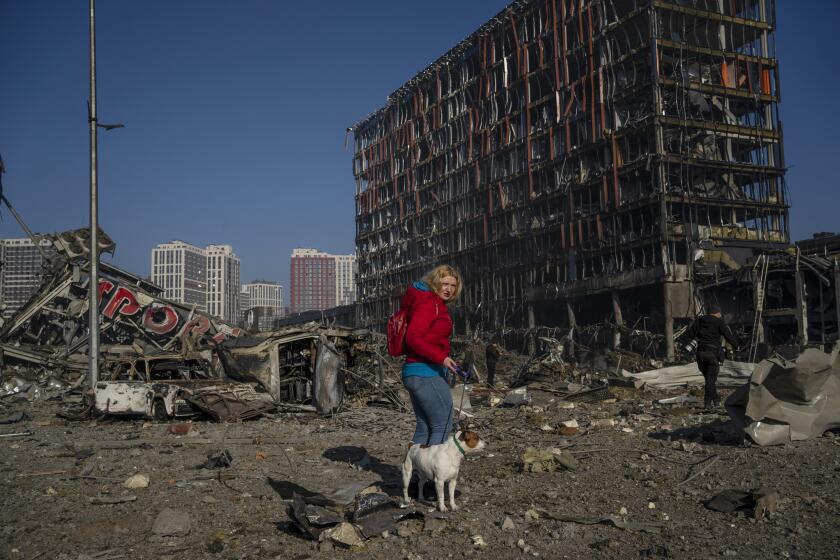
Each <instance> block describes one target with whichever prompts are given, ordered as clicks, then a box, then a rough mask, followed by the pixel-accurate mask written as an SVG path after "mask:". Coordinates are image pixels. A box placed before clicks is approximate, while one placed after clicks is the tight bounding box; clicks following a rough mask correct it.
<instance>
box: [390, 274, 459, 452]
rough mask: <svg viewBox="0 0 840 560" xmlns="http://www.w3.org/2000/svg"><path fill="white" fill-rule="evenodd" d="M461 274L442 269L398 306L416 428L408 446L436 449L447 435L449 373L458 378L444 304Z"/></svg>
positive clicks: (413, 287) (414, 286)
mask: <svg viewBox="0 0 840 560" xmlns="http://www.w3.org/2000/svg"><path fill="white" fill-rule="evenodd" d="M461 288H462V282H461V275H460V273H459V272H458V271H457V270H456V269H455V268H453V267H451V266H448V265H441V266H438V267H436V268H435V269H434V270H432V271H431V272H429V273H428V274H427V275H426V276H425V277H424V278H423V280H422V281H418V282H414V283H413V284H412V285H411V286H409V287H408V289H407V290H406V293H405V295H404V296H403V299H402V307H404V308H406V309H408V310H409V312H408V328H407V330H406V333H405V346H406V349H407V353H406V359H405V365H404V366H403V371H402V379H403V385H404V386H405V388H406V389H407V390H408V394H409V396H410V397H411V406H412V408H413V409H414V415H415V418H416V426H415V430H414V436H413V437H412V439H411V444H409V447H411V445H414V444H420V445H439V444H441V443H444V442H445V441H446V439H447V438H448V437H449V434H450V432H451V431H452V413H453V405H452V393H451V391H450V388H449V383H448V382H447V379H446V378H447V377H448V371H447V370H449V371H451V372H452V373H453V374H457V370H458V364H457V363H456V362H455V360H453V359H452V358H451V357H450V353H451V343H450V337H451V336H452V318H451V317H450V316H449V310H448V309H447V305H449V304H451V303H453V302H455V301H456V300H457V299H458V296H459V295H460V294H461Z"/></svg>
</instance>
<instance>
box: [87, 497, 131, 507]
mask: <svg viewBox="0 0 840 560" xmlns="http://www.w3.org/2000/svg"><path fill="white" fill-rule="evenodd" d="M136 499H137V496H134V495H126V496H93V497H91V498H88V502H90V503H91V504H92V505H113V504H124V503H126V502H133V501H134V500H136Z"/></svg>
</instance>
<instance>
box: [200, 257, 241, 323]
mask: <svg viewBox="0 0 840 560" xmlns="http://www.w3.org/2000/svg"><path fill="white" fill-rule="evenodd" d="M206 255H207V312H208V313H209V314H210V315H214V316H216V317H220V318H222V319H223V320H225V321H228V322H230V323H235V322H236V321H237V319H238V318H239V292H240V291H241V286H240V284H239V257H237V256H236V253H234V252H233V247H231V246H230V245H208V246H207V249H206Z"/></svg>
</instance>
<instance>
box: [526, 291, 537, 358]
mask: <svg viewBox="0 0 840 560" xmlns="http://www.w3.org/2000/svg"><path fill="white" fill-rule="evenodd" d="M526 308H527V310H528V329H529V331H530V332H529V333H528V355H529V356H533V355H534V354H535V353H536V352H537V341H536V338H535V337H536V335H535V333H534V329H535V328H536V326H537V321H536V317H535V316H534V304H533V303H528V304H527V305H526Z"/></svg>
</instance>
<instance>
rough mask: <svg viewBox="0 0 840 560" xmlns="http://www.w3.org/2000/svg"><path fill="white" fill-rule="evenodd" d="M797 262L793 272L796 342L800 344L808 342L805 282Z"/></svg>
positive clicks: (803, 344)
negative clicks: (795, 269)
mask: <svg viewBox="0 0 840 560" xmlns="http://www.w3.org/2000/svg"><path fill="white" fill-rule="evenodd" d="M798 268H799V263H798V262H797V271H796V273H795V274H794V279H795V280H796V323H797V326H798V331H799V332H798V336H797V339H798V340H797V342H798V343H799V345H800V346H805V345H807V344H808V302H807V301H805V282H804V279H803V278H802V271H801V270H798Z"/></svg>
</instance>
